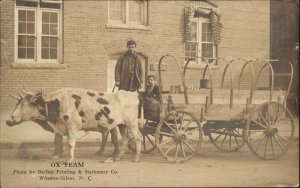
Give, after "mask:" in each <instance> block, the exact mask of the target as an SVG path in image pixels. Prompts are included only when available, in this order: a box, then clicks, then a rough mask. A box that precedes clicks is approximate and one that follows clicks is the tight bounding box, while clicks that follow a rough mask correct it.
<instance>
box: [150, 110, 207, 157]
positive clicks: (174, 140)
mask: <svg viewBox="0 0 300 188" xmlns="http://www.w3.org/2000/svg"><path fill="white" fill-rule="evenodd" d="M162 136H163V137H162ZM161 137H162V139H161V140H160V138H161ZM202 137H203V136H202V128H201V124H200V121H199V120H198V119H197V118H196V117H195V116H194V115H193V114H191V113H189V112H186V111H182V110H178V111H177V110H175V111H172V112H169V113H168V114H166V116H165V117H164V118H163V119H161V121H160V122H159V124H158V126H157V130H156V145H157V149H158V151H159V153H160V154H161V156H162V157H163V158H164V159H166V160H167V161H169V162H184V161H187V160H189V159H191V157H192V155H193V154H194V153H195V152H196V151H197V148H198V146H199V145H200V144H201V143H202Z"/></svg>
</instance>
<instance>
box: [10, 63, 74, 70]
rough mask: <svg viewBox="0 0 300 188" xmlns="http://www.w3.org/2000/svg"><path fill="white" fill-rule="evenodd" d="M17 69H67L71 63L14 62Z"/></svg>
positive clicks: (13, 64) (13, 66)
mask: <svg viewBox="0 0 300 188" xmlns="http://www.w3.org/2000/svg"><path fill="white" fill-rule="evenodd" d="M11 66H12V68H16V69H66V68H69V65H66V64H59V63H12V65H11Z"/></svg>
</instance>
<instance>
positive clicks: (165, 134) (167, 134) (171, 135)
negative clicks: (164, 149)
mask: <svg viewBox="0 0 300 188" xmlns="http://www.w3.org/2000/svg"><path fill="white" fill-rule="evenodd" d="M159 134H161V135H164V136H170V137H174V135H173V134H170V133H166V132H159Z"/></svg>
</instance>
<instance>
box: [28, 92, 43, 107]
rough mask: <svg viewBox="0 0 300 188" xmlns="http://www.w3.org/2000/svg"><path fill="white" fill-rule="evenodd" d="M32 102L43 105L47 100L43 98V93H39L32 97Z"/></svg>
mask: <svg viewBox="0 0 300 188" xmlns="http://www.w3.org/2000/svg"><path fill="white" fill-rule="evenodd" d="M30 103H32V104H34V105H37V106H42V105H43V104H45V100H44V99H43V96H42V94H41V93H37V94H35V95H34V96H32V97H31V99H30Z"/></svg>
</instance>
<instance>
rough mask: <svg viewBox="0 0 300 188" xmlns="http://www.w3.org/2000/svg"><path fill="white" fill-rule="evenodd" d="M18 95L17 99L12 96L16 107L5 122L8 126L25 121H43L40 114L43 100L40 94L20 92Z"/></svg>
mask: <svg viewBox="0 0 300 188" xmlns="http://www.w3.org/2000/svg"><path fill="white" fill-rule="evenodd" d="M21 92H22V93H18V97H16V96H13V97H14V98H16V99H17V100H18V102H17V104H16V107H15V109H14V111H13V113H12V115H11V117H10V119H8V120H6V124H7V125H8V126H14V125H17V124H20V123H22V122H25V121H29V120H34V119H43V118H44V117H43V115H42V113H41V111H42V108H43V104H44V100H43V98H42V93H40V92H39V93H36V94H34V93H33V92H31V91H24V90H22V91H21Z"/></svg>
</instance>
